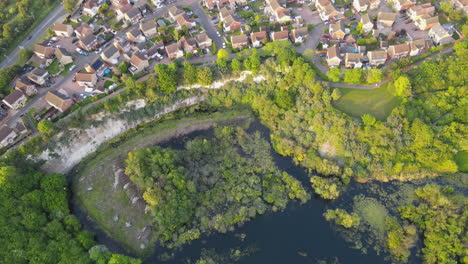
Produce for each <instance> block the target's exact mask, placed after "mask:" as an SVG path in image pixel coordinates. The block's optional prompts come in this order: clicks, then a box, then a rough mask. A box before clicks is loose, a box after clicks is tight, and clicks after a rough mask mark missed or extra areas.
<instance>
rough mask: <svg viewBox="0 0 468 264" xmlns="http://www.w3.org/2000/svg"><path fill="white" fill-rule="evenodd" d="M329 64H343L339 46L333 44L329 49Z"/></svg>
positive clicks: (331, 65)
mask: <svg viewBox="0 0 468 264" xmlns="http://www.w3.org/2000/svg"><path fill="white" fill-rule="evenodd" d="M327 64H328V66H330V67H335V66H339V65H340V64H341V58H340V50H339V49H338V46H336V45H335V46H333V47H330V48H328V50H327Z"/></svg>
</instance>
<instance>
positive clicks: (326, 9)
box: [315, 0, 342, 21]
mask: <svg viewBox="0 0 468 264" xmlns="http://www.w3.org/2000/svg"><path fill="white" fill-rule="evenodd" d="M315 6H316V7H317V10H318V12H319V15H320V18H321V19H322V20H324V21H325V20H331V19H333V20H338V18H339V16H340V15H342V14H341V13H340V12H338V11H336V9H335V7H334V6H333V4H332V3H331V2H330V0H317V1H316V2H315Z"/></svg>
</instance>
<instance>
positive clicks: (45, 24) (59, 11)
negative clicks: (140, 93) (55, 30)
mask: <svg viewBox="0 0 468 264" xmlns="http://www.w3.org/2000/svg"><path fill="white" fill-rule="evenodd" d="M65 16H66V12H65V8H63V5H61V4H60V5H58V6H57V7H56V8H55V9H54V10H52V12H50V14H49V15H48V17H47V18H46V19H45V20H43V21H42V22H41V23H40V24H39V25H38V26H37V27H36V28H35V29H34V31H33V32H32V33H31V34H30V35H29V36H30V37H31V39H28V37H29V36H26V38H25V39H24V40H23V41H22V42H21V43H20V45H19V46H18V47H16V48H15V49H14V50H13V52H12V53H10V55H8V56H7V58H6V59H5V60H3V61H2V63H0V68H5V67H8V66H11V65H12V64H13V63H14V62H15V61H16V59H17V58H18V54H19V51H20V47H24V48H28V47H29V46H31V45H33V44H34V43H35V42H36V41H37V39H38V38H40V37H41V36H42V34H44V32H45V31H46V30H47V29H48V28H49V27H51V26H52V25H53V24H54V23H57V22H62V21H63V19H65Z"/></svg>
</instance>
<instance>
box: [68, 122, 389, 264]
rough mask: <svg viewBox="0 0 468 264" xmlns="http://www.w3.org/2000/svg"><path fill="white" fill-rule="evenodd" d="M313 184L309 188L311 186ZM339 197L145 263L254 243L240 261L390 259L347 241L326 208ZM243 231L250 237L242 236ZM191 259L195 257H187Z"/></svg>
mask: <svg viewBox="0 0 468 264" xmlns="http://www.w3.org/2000/svg"><path fill="white" fill-rule="evenodd" d="M247 131H248V132H254V131H260V132H261V133H262V134H263V135H264V136H265V137H266V138H269V130H268V129H267V128H266V127H264V126H262V125H261V124H260V122H258V121H255V122H253V123H251V125H250V127H249V129H248V130H247ZM212 135H213V130H212V129H210V130H203V131H196V132H192V133H190V134H188V135H186V136H182V137H179V138H176V139H172V140H170V141H168V142H165V143H163V144H160V145H161V146H162V147H170V148H177V149H180V148H182V147H183V146H184V144H185V142H186V141H188V140H191V139H194V138H196V137H198V136H205V137H212ZM272 155H273V157H274V159H275V162H276V163H277V166H278V168H279V169H281V170H283V171H286V172H288V173H289V174H290V175H292V176H294V177H296V178H297V179H298V180H300V181H301V182H302V183H303V185H304V186H306V187H309V186H310V184H309V176H308V174H307V172H306V171H305V170H304V169H303V168H301V167H299V166H296V165H295V164H294V163H293V162H292V160H291V159H290V158H288V157H283V156H280V155H278V154H277V153H275V152H274V151H273V153H272ZM353 185H358V184H357V183H351V188H348V190H352V189H356V188H352V186H353ZM308 189H309V190H310V188H308ZM355 194H356V193H355V191H348V192H346V193H344V194H343V195H342V197H341V198H340V199H339V200H340V201H341V204H342V203H343V200H346V199H349V200H350V201H352V197H353V196H354V195H355ZM334 203H335V202H327V201H324V200H322V199H319V198H317V197H313V198H312V199H311V200H310V201H309V202H307V203H306V204H302V205H301V204H299V203H298V202H291V203H289V204H288V207H287V208H286V209H285V210H284V211H282V212H272V213H266V214H264V215H260V216H257V217H255V218H254V219H253V220H251V221H249V222H247V223H246V224H245V225H243V226H241V227H238V228H236V230H235V231H234V232H228V233H227V234H219V233H215V234H212V235H209V236H202V237H201V239H199V240H196V241H193V242H192V243H191V244H189V245H186V246H184V247H183V248H182V249H181V250H178V251H176V252H170V251H168V250H166V249H164V248H161V247H158V246H156V248H155V250H154V253H153V254H152V255H150V256H148V257H147V258H146V259H145V260H144V262H143V263H148V264H149V263H174V264H175V263H194V262H195V260H196V259H198V258H199V257H200V253H201V252H202V250H203V249H210V250H213V251H215V252H216V253H219V254H224V253H226V252H228V251H229V250H230V249H233V248H236V249H237V248H240V249H249V250H248V251H249V252H250V254H248V255H246V256H243V257H242V258H240V259H239V261H237V262H235V263H239V264H248V263H249V264H250V263H257V264H263V263H265V264H275V263H278V264H283V263H298V264H299V263H316V262H317V261H326V263H387V262H388V261H386V260H385V256H383V255H377V254H376V253H375V252H374V251H372V250H370V251H368V253H367V254H362V253H361V251H360V250H358V249H353V248H352V244H351V243H347V242H346V241H345V240H344V239H343V237H342V236H341V235H340V234H339V233H338V232H337V231H335V230H334V227H333V226H332V225H331V224H330V223H329V222H327V221H326V220H325V218H324V217H323V213H324V212H325V210H326V209H327V208H328V207H333V204H334ZM72 208H73V211H74V213H75V214H76V215H77V217H78V218H79V219H80V221H81V222H82V224H83V225H84V226H85V228H86V229H88V230H90V231H92V232H93V233H95V234H96V238H97V241H98V242H99V243H101V244H104V245H106V246H107V247H108V248H110V249H111V250H113V251H115V252H118V253H122V254H127V253H126V252H125V250H124V249H123V247H121V246H120V245H119V244H118V243H117V242H115V241H114V240H112V239H111V238H109V237H108V236H107V235H106V234H105V233H104V232H103V231H101V230H99V228H98V227H97V225H96V223H93V222H92V221H90V220H89V219H88V218H87V216H86V214H85V213H84V212H83V211H82V210H81V209H80V208H79V207H78V205H77V203H76V202H75V201H74V200H73V199H72ZM244 236H245V239H241V238H240V237H244ZM164 252H168V253H174V256H173V257H172V258H170V259H169V260H167V261H161V259H160V256H161V254H162V253H164ZM127 255H128V254H127ZM189 259H190V260H192V261H191V262H188V260H189ZM230 263H232V262H230Z"/></svg>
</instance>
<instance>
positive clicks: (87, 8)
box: [83, 0, 99, 17]
mask: <svg viewBox="0 0 468 264" xmlns="http://www.w3.org/2000/svg"><path fill="white" fill-rule="evenodd" d="M98 12H99V5H98V3H97V1H96V0H87V1H86V2H85V3H84V5H83V14H85V15H87V16H90V17H93V16H95V15H97V13H98Z"/></svg>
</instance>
